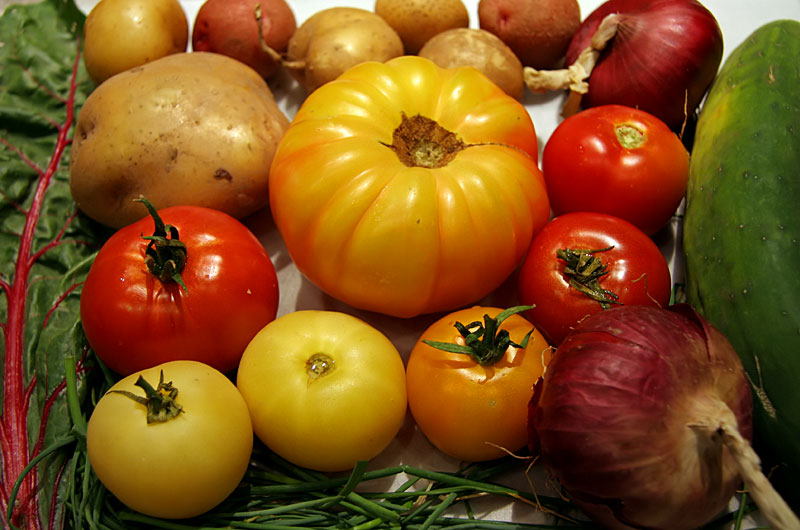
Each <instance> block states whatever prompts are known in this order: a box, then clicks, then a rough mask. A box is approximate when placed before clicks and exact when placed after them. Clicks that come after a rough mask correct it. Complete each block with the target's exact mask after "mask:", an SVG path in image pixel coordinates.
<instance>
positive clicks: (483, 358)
mask: <svg viewBox="0 0 800 530" xmlns="http://www.w3.org/2000/svg"><path fill="white" fill-rule="evenodd" d="M534 307H535V306H532V305H521V306H515V307H511V308H509V309H506V310H505V311H503V312H501V313H500V314H499V315H497V316H496V317H495V318H492V317H490V316H489V315H484V316H483V324H481V322H479V321H477V320H476V321H475V322H471V323H469V324H467V325H464V324H462V323H461V322H456V323H455V324H454V326H455V328H456V329H457V330H458V332H459V333H460V334H461V336H462V337H463V338H464V345H460V344H454V343H452V342H440V341H433V340H423V341H422V342H424V343H425V344H427V345H428V346H433V347H434V348H438V349H440V350H444V351H446V352H450V353H462V354H465V355H469V356H470V357H472V359H473V360H474V361H475V362H476V363H478V364H480V365H481V366H491V365H493V364H494V363H496V362H497V361H499V360H500V359H502V358H503V356H504V355H505V354H506V350H508V348H509V347H511V346H513V347H514V348H520V349H525V347H526V346H527V345H528V339H529V338H530V336H531V333H533V328H531V330H530V331H529V332H528V333H527V334H526V335H525V338H524V339H523V340H522V342H520V343H519V344H517V343H516V342H514V341H512V340H511V335H509V333H508V330H505V329H500V324H502V323H503V321H504V320H505V319H507V318H508V317H510V316H511V315H515V314H517V313H521V312H522V311H527V310H529V309H533V308H534Z"/></svg>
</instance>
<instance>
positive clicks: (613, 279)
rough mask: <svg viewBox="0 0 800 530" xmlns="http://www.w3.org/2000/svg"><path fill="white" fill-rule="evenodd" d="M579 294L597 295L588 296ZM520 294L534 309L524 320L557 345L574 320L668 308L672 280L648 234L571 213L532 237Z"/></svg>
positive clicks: (614, 220)
mask: <svg viewBox="0 0 800 530" xmlns="http://www.w3.org/2000/svg"><path fill="white" fill-rule="evenodd" d="M566 249H570V250H572V251H574V252H569V253H565V252H563V251H565V250H566ZM581 250H582V251H584V252H579V251H581ZM587 250H592V251H594V252H591V253H588V252H585V251H587ZM560 256H563V258H569V260H567V259H562V257H560ZM568 263H572V265H570V266H569V267H568ZM570 268H571V269H574V271H575V274H570ZM570 280H572V284H571V283H570ZM582 290H587V291H590V292H595V293H597V292H599V293H600V295H599V296H598V295H597V294H595V296H597V298H592V297H591V296H589V295H587V294H585V293H584V292H583V291H582ZM518 291H519V299H520V301H521V302H522V303H523V304H525V305H535V306H536V307H535V308H533V309H530V310H528V311H526V312H525V317H526V318H528V320H530V321H531V322H532V323H533V324H534V325H535V326H536V327H537V329H539V330H540V331H541V332H542V334H543V335H544V336H545V338H546V339H547V340H548V341H549V342H550V344H552V345H553V346H558V345H559V344H561V341H563V340H564V337H566V335H567V334H568V333H569V332H570V330H571V329H572V328H573V327H574V326H575V325H576V324H577V323H578V322H580V321H581V320H582V319H584V318H585V317H587V316H589V315H591V314H593V313H597V312H599V311H602V310H603V308H604V306H606V307H611V306H615V305H620V304H626V305H654V306H660V307H666V306H667V305H668V304H669V300H670V295H671V291H672V282H671V276H670V270H669V264H668V263H667V260H666V259H665V258H664V255H663V254H662V253H661V250H660V249H659V248H658V246H657V245H656V244H655V243H654V242H653V240H652V239H650V238H649V237H648V236H647V234H645V233H644V232H642V231H641V230H639V229H638V228H637V227H635V226H634V225H632V224H631V223H629V222H627V221H625V220H624V219H620V218H618V217H614V216H611V215H608V214H603V213H597V212H575V213H567V214H564V215H561V216H559V217H556V218H555V219H553V220H551V221H550V222H549V223H548V224H546V225H545V227H544V228H543V229H542V230H541V231H540V232H539V233H538V234H537V235H536V237H534V239H533V242H532V243H531V247H530V249H529V250H528V255H527V256H526V257H525V260H524V261H523V263H522V266H521V268H520V273H519V278H518ZM603 293H604V294H605V298H606V301H603V296H602V295H603Z"/></svg>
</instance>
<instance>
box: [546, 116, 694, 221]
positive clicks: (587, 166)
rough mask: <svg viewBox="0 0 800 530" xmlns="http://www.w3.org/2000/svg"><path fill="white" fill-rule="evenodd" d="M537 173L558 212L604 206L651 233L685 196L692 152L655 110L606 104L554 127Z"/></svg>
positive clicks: (571, 117) (591, 210) (586, 209)
mask: <svg viewBox="0 0 800 530" xmlns="http://www.w3.org/2000/svg"><path fill="white" fill-rule="evenodd" d="M542 172H543V173H544V178H545V181H546V183H547V194H548V197H549V198H550V205H551V207H552V209H553V213H554V214H555V215H561V214H563V213H567V212H580V211H587V212H603V213H607V214H611V215H615V216H617V217H621V218H623V219H625V220H627V221H630V222H631V223H633V224H635V225H636V226H638V227H639V228H641V229H642V230H643V231H644V232H645V233H647V234H648V235H652V234H654V233H655V232H657V231H658V230H659V229H661V228H662V227H664V225H665V224H666V223H667V222H668V221H669V220H670V218H671V217H672V215H673V214H674V213H675V210H677V208H678V206H679V205H680V203H681V200H683V197H684V195H685V193H686V185H687V183H688V179H689V153H688V152H687V151H686V148H685V147H684V146H683V143H681V140H680V138H678V136H677V135H676V134H675V133H674V132H672V131H671V130H670V129H669V127H667V126H666V124H664V122H662V121H661V120H659V119H658V118H656V117H655V116H653V115H652V114H649V113H647V112H645V111H643V110H638V109H634V108H631V107H625V106H622V105H605V106H599V107H594V108H590V109H587V110H584V111H581V112H579V113H577V114H573V115H572V116H570V117H568V118H567V119H565V120H564V121H562V122H561V123H560V124H559V126H558V127H556V129H555V130H554V131H553V134H552V135H551V136H550V138H549V139H548V141H547V143H546V144H545V147H544V151H543V153H542Z"/></svg>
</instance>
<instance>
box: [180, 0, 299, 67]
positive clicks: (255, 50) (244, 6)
mask: <svg viewBox="0 0 800 530" xmlns="http://www.w3.org/2000/svg"><path fill="white" fill-rule="evenodd" d="M255 5H259V6H260V7H261V31H262V34H263V37H264V43H265V44H266V45H267V46H269V47H270V48H272V49H273V50H275V51H276V52H281V53H282V52H285V51H286V46H287V45H288V43H289V39H290V38H291V36H292V34H293V33H294V32H295V30H296V29H297V21H296V20H295V17H294V12H293V11H292V8H291V7H290V6H289V4H287V3H286V0H259V1H258V2H254V1H251V0H207V1H206V2H205V3H203V5H202V6H200V10H199V11H198V12H197V17H196V18H195V21H194V29H193V31H192V49H193V50H195V51H202V52H214V53H221V54H222V55H227V56H228V57H233V58H234V59H238V60H239V61H242V62H243V63H245V64H246V65H248V66H250V67H252V68H253V69H255V70H256V71H257V72H258V73H259V74H261V77H263V78H265V79H269V78H271V77H272V76H273V75H275V73H276V72H277V71H278V69H279V68H280V62H278V61H276V60H275V58H274V57H273V55H272V54H270V53H268V52H267V51H266V50H263V49H262V48H261V43H260V42H259V35H258V24H257V22H256V17H255V7H254V6H255Z"/></svg>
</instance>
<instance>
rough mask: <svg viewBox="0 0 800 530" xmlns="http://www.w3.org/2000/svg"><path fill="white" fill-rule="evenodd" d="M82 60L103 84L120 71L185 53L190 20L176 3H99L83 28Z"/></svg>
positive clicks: (123, 0)
mask: <svg viewBox="0 0 800 530" xmlns="http://www.w3.org/2000/svg"><path fill="white" fill-rule="evenodd" d="M83 32H84V49H83V53H84V56H83V60H84V63H85V64H86V70H87V72H89V77H91V78H92V80H94V82H95V83H98V84H99V83H102V82H103V81H105V80H106V79H108V78H109V77H111V76H112V75H114V74H118V73H119V72H122V71H125V70H128V69H129V68H133V67H134V66H141V65H143V64H145V63H148V62H150V61H153V60H155V59H160V58H161V57H164V56H166V55H170V54H173V53H179V52H184V51H186V46H187V44H188V42H189V21H188V19H187V18H186V13H184V11H183V8H182V7H181V4H180V2H178V0H100V2H99V3H97V4H96V5H95V6H94V8H92V10H91V11H90V12H89V16H87V17H86V23H85V24H84V27H83Z"/></svg>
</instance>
